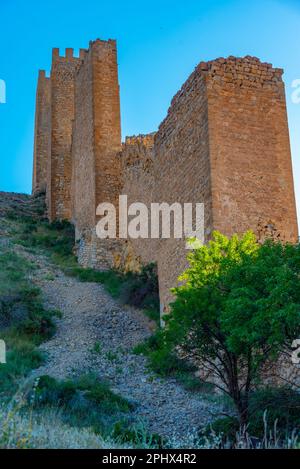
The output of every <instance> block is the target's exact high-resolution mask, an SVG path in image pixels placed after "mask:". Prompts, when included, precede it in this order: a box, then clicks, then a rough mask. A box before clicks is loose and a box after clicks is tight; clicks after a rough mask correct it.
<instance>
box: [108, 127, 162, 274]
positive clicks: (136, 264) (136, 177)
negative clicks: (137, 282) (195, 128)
mask: <svg viewBox="0 0 300 469" xmlns="http://www.w3.org/2000/svg"><path fill="white" fill-rule="evenodd" d="M154 135H155V134H154V133H152V134H147V135H137V136H132V137H126V140H125V143H123V145H122V152H121V154H120V159H121V170H122V188H121V193H122V195H126V196H127V206H128V207H129V206H130V204H132V203H136V202H138V203H143V204H145V205H146V207H147V208H148V214H149V217H148V235H149V238H147V239H143V238H137V239H132V238H130V239H127V240H124V244H123V249H122V250H121V252H120V255H119V258H116V264H117V265H116V266H117V267H119V268H120V269H122V270H125V271H130V270H131V271H138V270H140V268H141V266H142V265H145V264H149V263H151V262H156V252H157V245H156V244H157V242H156V240H153V239H151V238H150V206H151V202H152V201H153V190H154V155H153V146H154ZM131 218H132V217H130V218H129V220H128V221H129V222H130V219H131Z"/></svg>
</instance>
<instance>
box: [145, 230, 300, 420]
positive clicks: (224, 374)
mask: <svg viewBox="0 0 300 469" xmlns="http://www.w3.org/2000/svg"><path fill="white" fill-rule="evenodd" d="M188 259H189V263H190V267H189V268H188V269H187V270H186V271H185V272H184V273H183V275H182V276H181V277H180V280H181V282H182V283H181V285H180V286H178V287H177V288H175V289H174V293H175V295H176V299H175V301H174V303H173V304H172V305H171V313H170V314H169V315H168V316H166V317H165V319H166V322H167V326H166V328H165V330H164V339H163V341H162V343H163V347H162V350H161V351H155V352H153V353H151V354H150V356H149V358H150V361H152V362H153V361H154V362H158V361H159V359H160V358H161V360H162V363H164V362H165V361H166V362H167V359H166V358H165V357H167V356H168V353H169V352H170V354H172V353H173V354H174V353H176V350H177V347H178V346H180V347H181V350H183V351H185V352H186V353H188V354H195V355H196V356H197V357H198V359H200V360H201V363H202V367H205V369H206V370H207V371H209V372H210V373H211V375H212V376H214V377H215V379H214V380H213V383H215V385H216V386H217V387H219V388H221V390H222V391H223V392H225V393H227V394H228V395H229V396H230V397H231V398H232V399H233V402H234V403H235V406H236V409H237V412H238V414H239V418H240V422H241V424H246V423H247V422H248V410H249V409H248V407H249V396H250V393H251V392H252V391H253V389H254V388H255V386H256V385H257V382H258V381H259V379H260V377H261V371H262V370H263V368H264V367H265V366H266V364H268V363H270V362H274V361H276V359H277V358H278V356H279V354H280V353H281V352H283V351H284V350H285V349H286V347H290V346H291V343H292V341H293V340H294V339H297V338H298V337H299V336H300V246H299V245H290V244H282V243H279V242H271V241H267V242H265V243H264V244H262V245H260V244H258V243H257V242H256V238H255V236H254V234H253V233H251V232H249V233H246V234H245V235H244V236H242V237H241V238H239V237H238V236H233V237H232V238H230V239H228V238H227V237H226V236H223V235H221V234H220V233H217V232H215V233H214V235H213V239H212V240H211V241H210V242H209V243H208V244H207V245H205V246H201V247H200V248H198V249H195V250H194V251H192V252H191V253H190V254H189V256H188ZM170 366H171V365H170ZM232 370H234V372H232Z"/></svg>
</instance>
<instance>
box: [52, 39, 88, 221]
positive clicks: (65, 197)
mask: <svg viewBox="0 0 300 469" xmlns="http://www.w3.org/2000/svg"><path fill="white" fill-rule="evenodd" d="M81 63H82V58H81V57H79V58H77V57H74V56H73V49H70V48H69V49H66V56H65V57H62V56H60V55H59V49H57V48H56V49H53V52H52V68H51V158H50V165H49V168H48V181H47V201H48V214H49V218H50V220H53V219H56V218H58V219H68V220H70V219H71V192H70V188H71V174H72V158H71V145H72V121H73V119H74V88H75V75H76V73H77V71H78V69H79V66H80V64H81Z"/></svg>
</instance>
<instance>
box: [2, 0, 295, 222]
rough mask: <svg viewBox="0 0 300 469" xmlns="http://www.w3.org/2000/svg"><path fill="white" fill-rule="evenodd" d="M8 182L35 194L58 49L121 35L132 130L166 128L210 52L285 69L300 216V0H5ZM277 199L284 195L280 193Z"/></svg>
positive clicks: (128, 131) (126, 115)
mask: <svg viewBox="0 0 300 469" xmlns="http://www.w3.org/2000/svg"><path fill="white" fill-rule="evenodd" d="M0 22H1V23H0V57H1V59H0V80H1V79H2V80H5V82H6V87H7V102H6V104H0V165H1V166H0V190H5V191H16V192H30V190H31V173H32V153H33V124H34V104H35V88H36V80H37V73H38V69H46V70H48V71H49V70H50V65H51V49H52V47H60V48H61V50H63V49H64V48H65V47H74V49H75V50H76V49H79V48H80V47H87V46H88V42H89V40H90V39H96V38H101V39H108V38H113V39H117V41H118V62H119V79H120V86H121V112H122V134H123V137H125V136H126V135H132V134H137V133H147V132H150V131H153V130H156V129H157V127H158V125H159V123H160V122H161V120H162V119H163V118H164V117H165V115H166V112H167V109H168V106H169V104H170V100H171V98H172V96H173V95H174V94H175V93H176V91H177V90H178V89H179V88H180V86H181V85H182V83H183V82H184V81H185V80H186V79H187V77H188V76H189V74H190V73H191V72H192V70H193V69H194V67H195V66H196V64H197V63H198V62H200V61H201V60H211V59H214V58H216V57H220V56H228V55H237V56H243V55H248V54H249V55H254V56H257V57H259V58H260V59H262V60H263V61H268V62H272V63H273V64H274V65H275V66H276V67H282V68H284V69H285V74H284V80H285V83H286V94H287V105H288V116H289V125H290V135H291V146H292V156H293V166H294V179H295V186H296V196H297V203H298V207H299V214H300V159H299V152H300V132H299V129H300V103H299V104H295V103H293V102H292V99H291V96H292V92H293V91H294V90H293V89H292V87H291V83H292V81H293V80H296V79H300V51H299V31H300V1H293V0H290V1H288V0H286V1H280V0H264V1H257V0H252V1H251V2H246V1H241V0H227V1H225V0H223V1H221V0H219V1H218V0H202V1H201V0H184V1H177V0H172V1H171V0H160V1H158V0H152V1H145V0H144V1H140V2H138V1H132V0H127V1H118V0H115V1H113V2H108V1H107V0H105V1H102V0H85V1H84V2H78V1H77V2H76V1H74V0H72V1H70V0H66V1H64V0H60V1H58V0H52V1H50V0H45V1H36V0H28V1H26V2H25V1H24V0H23V1H21V0H0ZM274 204H276V200H274Z"/></svg>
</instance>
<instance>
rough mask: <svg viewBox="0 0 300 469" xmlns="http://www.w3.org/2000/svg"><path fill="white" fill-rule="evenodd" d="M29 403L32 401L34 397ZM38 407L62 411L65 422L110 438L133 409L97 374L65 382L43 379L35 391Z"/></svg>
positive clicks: (45, 377) (35, 403) (36, 405)
mask: <svg viewBox="0 0 300 469" xmlns="http://www.w3.org/2000/svg"><path fill="white" fill-rule="evenodd" d="M28 400H30V401H31V400H32V396H31V395H28ZM34 407H35V408H36V409H39V408H44V407H55V408H59V409H61V411H62V418H63V420H64V422H66V423H68V424H69V425H74V426H79V427H91V428H93V429H94V431H95V432H97V433H101V434H102V435H103V434H109V433H110V432H111V429H112V427H113V425H114V424H115V423H116V421H119V419H120V416H122V415H126V414H128V413H129V412H130V411H131V410H132V409H133V406H132V404H131V403H130V402H129V401H127V400H126V399H124V398H123V397H121V396H119V395H117V394H115V393H113V392H112V391H111V390H110V388H109V385H108V384H107V383H106V382H102V381H100V380H99V379H98V378H97V377H96V376H95V375H93V374H89V375H84V376H82V377H80V378H77V379H74V380H70V379H69V380H63V381H58V380H56V379H54V378H52V377H50V376H47V375H46V376H42V377H41V378H40V379H39V382H38V385H37V387H36V389H35V394H34Z"/></svg>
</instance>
